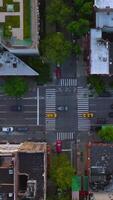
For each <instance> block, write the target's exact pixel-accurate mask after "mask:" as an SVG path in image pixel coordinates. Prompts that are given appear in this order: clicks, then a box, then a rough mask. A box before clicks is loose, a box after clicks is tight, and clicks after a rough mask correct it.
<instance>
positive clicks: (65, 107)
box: [57, 106, 68, 111]
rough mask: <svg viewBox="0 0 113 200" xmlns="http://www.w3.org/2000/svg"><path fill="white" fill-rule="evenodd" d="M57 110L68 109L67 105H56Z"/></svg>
mask: <svg viewBox="0 0 113 200" xmlns="http://www.w3.org/2000/svg"><path fill="white" fill-rule="evenodd" d="M57 111H68V106H57Z"/></svg>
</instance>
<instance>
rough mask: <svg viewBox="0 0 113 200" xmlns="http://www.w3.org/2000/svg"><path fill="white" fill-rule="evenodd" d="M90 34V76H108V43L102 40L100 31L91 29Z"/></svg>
mask: <svg viewBox="0 0 113 200" xmlns="http://www.w3.org/2000/svg"><path fill="white" fill-rule="evenodd" d="M90 34H91V40H90V50H91V54H90V64H91V74H109V50H108V42H106V41H103V40H102V31H101V30H100V29H91V32H90Z"/></svg>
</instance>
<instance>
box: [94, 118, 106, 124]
mask: <svg viewBox="0 0 113 200" xmlns="http://www.w3.org/2000/svg"><path fill="white" fill-rule="evenodd" d="M96 123H97V124H106V119H105V118H97V122H96Z"/></svg>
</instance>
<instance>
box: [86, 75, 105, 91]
mask: <svg viewBox="0 0 113 200" xmlns="http://www.w3.org/2000/svg"><path fill="white" fill-rule="evenodd" d="M87 82H88V83H90V84H91V87H92V88H94V89H95V91H96V92H97V94H101V93H103V92H104V91H105V84H104V81H103V79H102V78H101V77H100V76H98V75H90V76H89V77H88V79H87Z"/></svg>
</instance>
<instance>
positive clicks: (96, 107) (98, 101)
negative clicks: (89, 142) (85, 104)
mask: <svg viewBox="0 0 113 200" xmlns="http://www.w3.org/2000/svg"><path fill="white" fill-rule="evenodd" d="M111 104H113V97H96V98H90V100H89V110H90V112H93V113H94V118H93V119H91V125H98V124H96V122H97V119H98V118H105V119H106V124H113V118H110V117H109V116H108V113H109V112H113V109H111Z"/></svg>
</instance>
